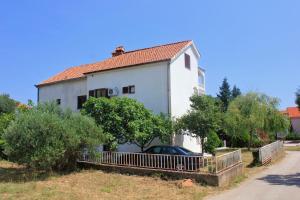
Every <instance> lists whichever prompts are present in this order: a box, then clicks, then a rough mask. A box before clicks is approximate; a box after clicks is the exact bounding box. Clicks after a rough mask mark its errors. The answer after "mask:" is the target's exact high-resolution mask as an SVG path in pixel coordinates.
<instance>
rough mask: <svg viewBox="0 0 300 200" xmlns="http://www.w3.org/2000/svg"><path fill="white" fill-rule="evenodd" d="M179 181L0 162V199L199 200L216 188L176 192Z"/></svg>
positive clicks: (178, 189)
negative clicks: (58, 170)
mask: <svg viewBox="0 0 300 200" xmlns="http://www.w3.org/2000/svg"><path fill="white" fill-rule="evenodd" d="M178 183H179V181H165V180H161V179H160V178H158V177H156V178H152V177H140V176H127V175H121V174H115V173H104V172H101V171H96V170H83V171H80V172H74V173H70V174H55V173H46V172H44V171H32V170H29V169H26V168H25V167H23V166H20V165H17V164H14V163H11V162H7V161H0V199H1V200H2V199H24V200H26V199H37V200H38V199H57V200H65V199H75V200H76V199H78V200H79V199H111V200H119V199H124V200H127V199H128V200H129V199H178V200H181V199H202V198H203V197H204V196H206V195H207V194H209V193H213V192H214V191H215V190H218V189H216V188H215V187H210V186H202V185H198V184H195V185H194V186H193V187H189V188H179V187H178Z"/></svg>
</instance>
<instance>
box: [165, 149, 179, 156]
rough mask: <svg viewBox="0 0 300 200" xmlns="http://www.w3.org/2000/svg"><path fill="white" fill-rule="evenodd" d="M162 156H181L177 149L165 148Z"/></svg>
mask: <svg viewBox="0 0 300 200" xmlns="http://www.w3.org/2000/svg"><path fill="white" fill-rule="evenodd" d="M162 154H171V155H179V153H178V152H177V151H176V149H175V148H171V147H163V149H162Z"/></svg>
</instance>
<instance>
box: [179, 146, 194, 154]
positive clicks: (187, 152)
mask: <svg viewBox="0 0 300 200" xmlns="http://www.w3.org/2000/svg"><path fill="white" fill-rule="evenodd" d="M178 149H179V150H180V151H182V152H183V153H184V154H188V155H191V154H194V152H192V151H190V150H188V149H186V148H183V147H178Z"/></svg>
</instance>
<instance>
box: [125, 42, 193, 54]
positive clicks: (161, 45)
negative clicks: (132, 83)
mask: <svg viewBox="0 0 300 200" xmlns="http://www.w3.org/2000/svg"><path fill="white" fill-rule="evenodd" d="M184 42H192V40H183V41H179V42H172V43H167V44H160V45H155V46H152V47H146V48H141V49H135V50H130V51H125V53H124V54H126V53H132V52H135V51H142V50H146V49H153V48H157V47H163V46H169V45H173V44H179V43H184Z"/></svg>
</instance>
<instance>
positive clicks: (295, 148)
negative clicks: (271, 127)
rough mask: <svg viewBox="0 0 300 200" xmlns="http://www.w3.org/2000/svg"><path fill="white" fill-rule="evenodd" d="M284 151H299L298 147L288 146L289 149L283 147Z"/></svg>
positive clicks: (299, 147)
mask: <svg viewBox="0 0 300 200" xmlns="http://www.w3.org/2000/svg"><path fill="white" fill-rule="evenodd" d="M284 149H285V150H286V151H300V146H289V147H284Z"/></svg>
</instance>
